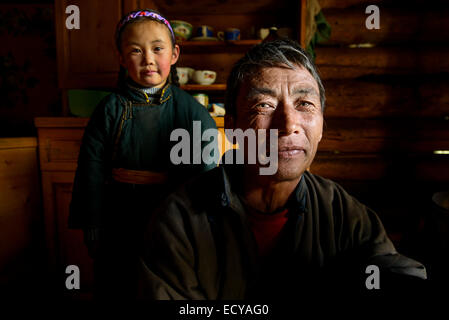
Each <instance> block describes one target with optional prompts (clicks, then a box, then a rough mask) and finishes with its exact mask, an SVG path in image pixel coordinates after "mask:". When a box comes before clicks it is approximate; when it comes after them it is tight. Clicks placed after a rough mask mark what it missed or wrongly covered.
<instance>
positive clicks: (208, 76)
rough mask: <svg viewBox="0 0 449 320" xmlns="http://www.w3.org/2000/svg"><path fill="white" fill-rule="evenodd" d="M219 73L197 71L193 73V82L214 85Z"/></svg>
mask: <svg viewBox="0 0 449 320" xmlns="http://www.w3.org/2000/svg"><path fill="white" fill-rule="evenodd" d="M216 78H217V73H216V72H215V71H211V70H196V71H195V72H194V73H193V81H195V82H196V83H198V84H203V85H208V84H212V83H214V81H215V79H216Z"/></svg>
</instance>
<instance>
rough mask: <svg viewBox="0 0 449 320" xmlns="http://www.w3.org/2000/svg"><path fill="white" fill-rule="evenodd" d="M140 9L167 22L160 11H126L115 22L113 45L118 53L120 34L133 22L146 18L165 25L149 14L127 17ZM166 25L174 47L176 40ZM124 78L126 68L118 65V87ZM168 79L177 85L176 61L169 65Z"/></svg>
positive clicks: (120, 48)
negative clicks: (117, 21)
mask: <svg viewBox="0 0 449 320" xmlns="http://www.w3.org/2000/svg"><path fill="white" fill-rule="evenodd" d="M141 11H146V12H153V13H155V14H157V15H159V16H160V17H162V18H163V19H165V20H166V21H167V22H168V20H167V19H166V18H165V17H164V16H163V15H162V14H161V13H159V12H158V11H156V10H151V9H144V10H135V11H131V12H128V13H127V14H125V15H124V16H123V17H122V18H121V19H120V21H119V23H118V24H117V29H116V31H115V45H116V47H117V50H118V52H119V53H120V54H121V53H122V34H123V32H124V31H125V29H126V28H127V27H128V26H129V25H131V24H135V23H140V22H142V21H148V20H149V21H156V22H157V23H160V24H162V25H165V23H163V22H162V21H161V20H158V19H156V18H153V17H151V16H145V15H142V16H141V15H138V16H137V17H135V18H132V19H129V17H130V16H131V15H135V14H136V13H139V12H141ZM166 27H167V29H168V32H169V33H170V40H171V43H172V47H173V48H175V45H176V41H175V38H174V35H173V33H172V30H170V28H171V27H170V28H169V27H168V26H166ZM126 78H127V70H126V69H125V68H124V67H122V66H121V65H120V70H119V75H118V87H121V86H123V85H124V84H125V81H126ZM168 81H169V82H170V83H171V84H173V85H175V86H178V87H179V79H178V74H177V72H176V63H175V64H173V65H172V66H171V67H170V74H169V76H168Z"/></svg>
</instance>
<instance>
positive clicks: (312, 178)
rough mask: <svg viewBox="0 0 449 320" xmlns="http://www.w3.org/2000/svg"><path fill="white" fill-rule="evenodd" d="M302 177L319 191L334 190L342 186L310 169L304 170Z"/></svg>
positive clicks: (340, 188)
mask: <svg viewBox="0 0 449 320" xmlns="http://www.w3.org/2000/svg"><path fill="white" fill-rule="evenodd" d="M304 177H305V181H306V183H307V185H308V186H309V187H310V186H312V187H314V188H315V189H316V190H317V191H321V192H335V191H339V190H343V188H342V187H341V186H340V185H339V184H338V183H337V182H335V181H332V180H330V179H327V178H324V177H322V176H320V175H317V174H314V173H312V172H310V171H306V172H304Z"/></svg>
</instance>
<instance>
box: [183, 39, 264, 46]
mask: <svg viewBox="0 0 449 320" xmlns="http://www.w3.org/2000/svg"><path fill="white" fill-rule="evenodd" d="M261 42H262V40H258V39H250V40H235V41H222V40H218V41H213V40H212V41H181V42H178V44H179V45H180V46H181V47H225V46H253V45H256V44H259V43H261Z"/></svg>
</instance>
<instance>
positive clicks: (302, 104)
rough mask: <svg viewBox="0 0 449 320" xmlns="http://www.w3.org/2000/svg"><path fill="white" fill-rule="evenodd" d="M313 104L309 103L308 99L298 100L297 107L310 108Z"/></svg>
mask: <svg viewBox="0 0 449 320" xmlns="http://www.w3.org/2000/svg"><path fill="white" fill-rule="evenodd" d="M313 106H314V105H313V103H310V102H308V101H300V102H299V104H298V107H300V108H307V109H311V108H313Z"/></svg>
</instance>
